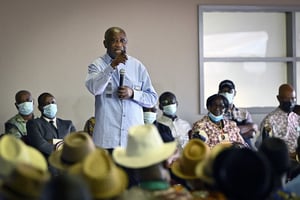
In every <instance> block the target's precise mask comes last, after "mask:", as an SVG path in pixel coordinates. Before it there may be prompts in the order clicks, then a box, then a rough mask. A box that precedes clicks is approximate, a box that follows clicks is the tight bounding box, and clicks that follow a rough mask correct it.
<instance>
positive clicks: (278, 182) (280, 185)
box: [258, 137, 300, 200]
mask: <svg viewBox="0 0 300 200" xmlns="http://www.w3.org/2000/svg"><path fill="white" fill-rule="evenodd" d="M258 152H259V153H260V154H262V155H264V156H265V157H266V159H267V160H268V161H269V163H270V167H271V169H270V171H271V175H272V188H271V194H270V196H269V198H268V199H270V200H277V199H282V200H283V199H294V198H293V197H295V196H296V195H295V194H293V193H292V192H290V191H288V190H286V189H284V185H285V182H286V177H287V173H288V170H289V168H290V157H289V150H288V146H287V144H286V143H285V142H284V141H283V140H282V139H280V138H276V137H271V138H266V139H265V140H263V142H262V144H261V145H260V147H259V148H258ZM298 199H300V197H299V198H298Z"/></svg>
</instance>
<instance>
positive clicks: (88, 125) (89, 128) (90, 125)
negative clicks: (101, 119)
mask: <svg viewBox="0 0 300 200" xmlns="http://www.w3.org/2000/svg"><path fill="white" fill-rule="evenodd" d="M95 123H96V119H95V117H94V116H93V117H90V118H89V119H88V120H87V121H86V122H85V124H84V128H83V131H84V132H87V133H88V134H89V135H90V136H91V137H93V132H94V127H95Z"/></svg>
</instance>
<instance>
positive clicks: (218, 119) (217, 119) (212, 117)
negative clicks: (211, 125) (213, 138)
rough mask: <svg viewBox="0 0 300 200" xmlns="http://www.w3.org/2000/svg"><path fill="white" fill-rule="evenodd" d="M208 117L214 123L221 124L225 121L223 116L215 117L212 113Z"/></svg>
mask: <svg viewBox="0 0 300 200" xmlns="http://www.w3.org/2000/svg"><path fill="white" fill-rule="evenodd" d="M208 117H209V118H210V119H211V120H212V121H213V122H219V121H221V120H222V119H223V115H219V116H215V115H214V114H212V113H211V112H209V113H208Z"/></svg>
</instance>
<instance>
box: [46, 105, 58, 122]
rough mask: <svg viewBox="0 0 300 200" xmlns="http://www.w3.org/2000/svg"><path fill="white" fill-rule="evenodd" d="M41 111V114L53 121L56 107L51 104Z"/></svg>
mask: <svg viewBox="0 0 300 200" xmlns="http://www.w3.org/2000/svg"><path fill="white" fill-rule="evenodd" d="M43 109H44V111H43V114H44V115H45V116H46V117H47V118H49V119H53V118H54V117H55V115H56V113H57V105H56V104H53V103H51V104H49V105H46V106H44V108H43Z"/></svg>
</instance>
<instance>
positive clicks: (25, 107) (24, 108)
mask: <svg viewBox="0 0 300 200" xmlns="http://www.w3.org/2000/svg"><path fill="white" fill-rule="evenodd" d="M17 106H18V110H19V113H20V114H21V115H29V114H31V113H32V112H33V101H26V102H24V103H20V104H18V105H17Z"/></svg>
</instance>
